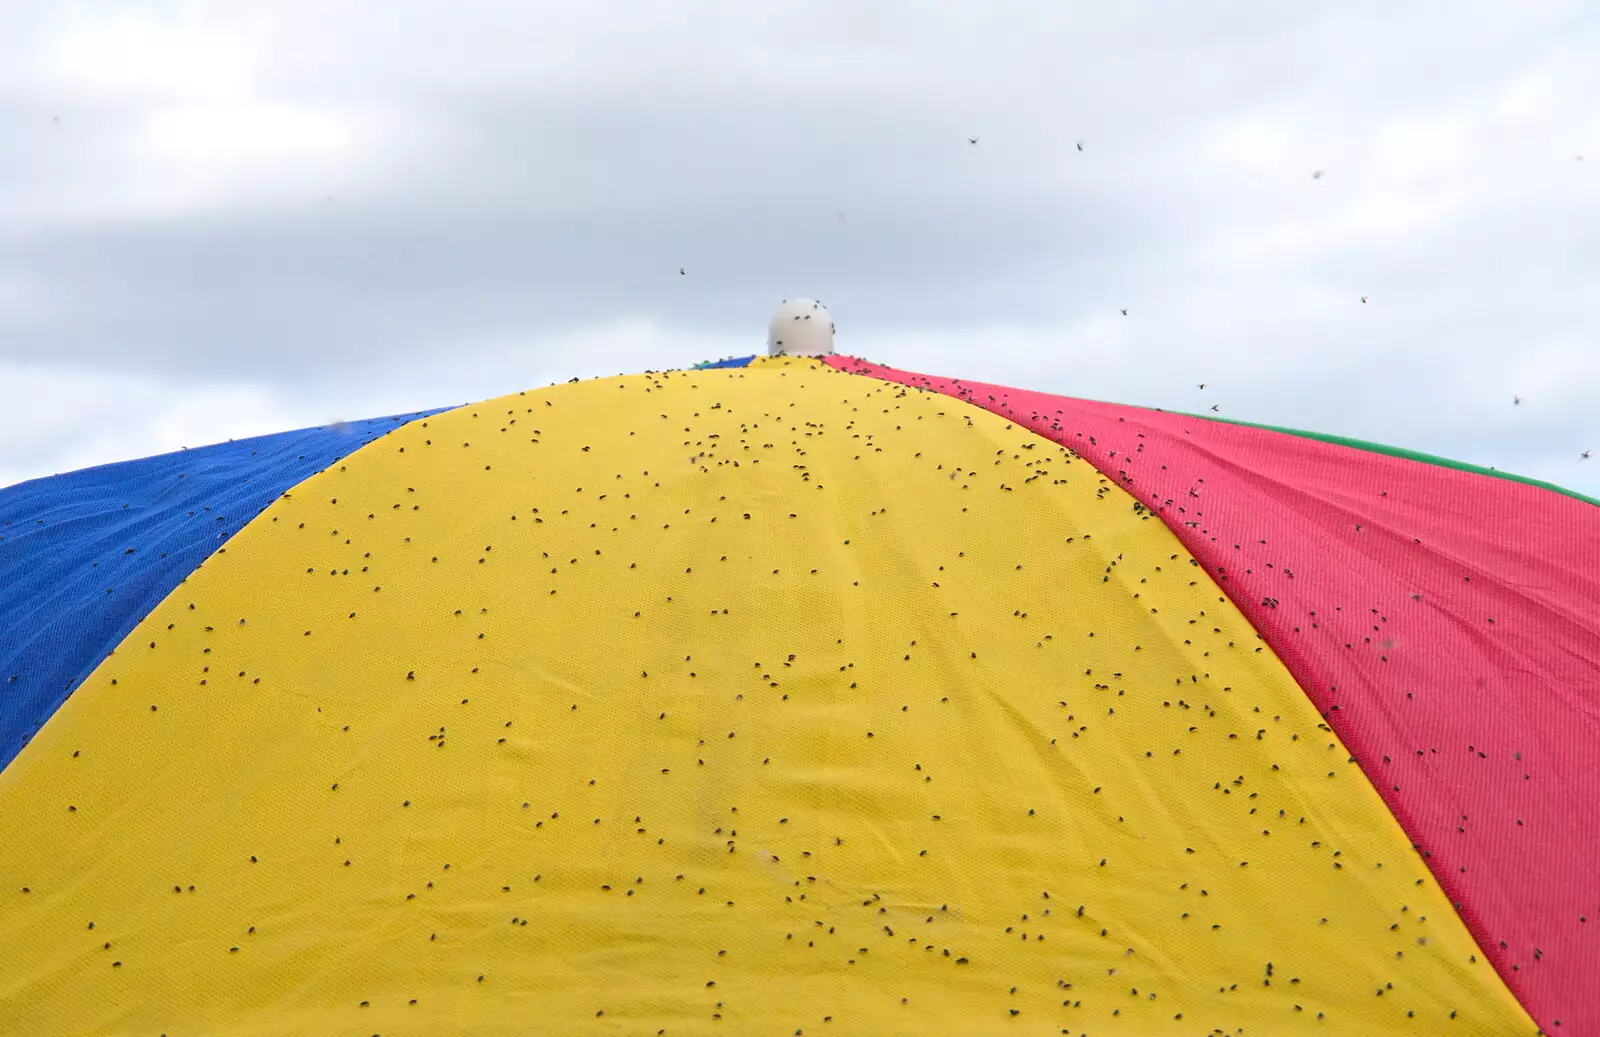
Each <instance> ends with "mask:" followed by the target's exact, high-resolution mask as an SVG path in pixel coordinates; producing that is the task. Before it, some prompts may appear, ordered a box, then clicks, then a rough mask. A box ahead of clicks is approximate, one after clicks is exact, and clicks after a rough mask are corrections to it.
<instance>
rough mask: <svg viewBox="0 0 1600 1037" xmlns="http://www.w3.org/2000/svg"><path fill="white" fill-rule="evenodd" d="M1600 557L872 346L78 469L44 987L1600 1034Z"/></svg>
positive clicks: (1304, 466) (175, 1017)
mask: <svg viewBox="0 0 1600 1037" xmlns="http://www.w3.org/2000/svg"><path fill="white" fill-rule="evenodd" d="M830 338H831V335H830ZM1597 602H1600V509H1597V508H1596V507H1595V502H1593V501H1589V500H1585V499H1580V498H1577V497H1576V496H1574V495H1569V494H1565V493H1564V492H1560V491H1558V490H1556V489H1555V488H1552V487H1547V486H1542V485H1532V484H1529V483H1526V482H1521V481H1516V480H1513V479H1509V478H1502V477H1499V475H1498V473H1493V474H1491V473H1488V472H1485V471H1482V470H1473V469H1470V468H1469V467H1467V466H1451V465H1449V464H1447V463H1443V462H1439V461H1438V460H1437V459H1431V458H1425V457H1421V456H1420V455H1412V454H1407V453H1405V452H1401V451H1385V450H1381V449H1378V448H1370V447H1369V446H1367V445H1364V444H1353V443H1350V442H1348V441H1329V440H1326V439H1317V438H1313V437H1310V436H1308V435H1302V434H1297V433H1291V432H1287V431H1281V430H1273V429H1265V428H1259V427H1252V426H1246V425H1241V424H1235V423H1227V422H1222V421H1217V420H1213V419H1206V418H1199V417H1192V416H1188V415H1180V414H1172V413H1164V412H1160V411H1153V410H1148V409H1142V408H1137V407H1127V406H1118V405H1110V404H1102V403H1093V402H1088V401H1083V400H1076V399H1070V398H1065V397H1059V396H1048V395H1045V394H1041V393H1033V392H1026V391H1022V390H1016V389H1008V388H1003V387H999V386H992V385H985V384H978V383H971V382H960V381H952V380H947V379H941V378H935V377H929V376H924V375H918V374H912V373H908V372H904V371H898V370H892V369H888V368H884V367H881V366H878V365H874V364H870V363H868V362H865V361H862V360H857V359H854V358H849V357H840V356H826V357H822V358H797V357H773V358H770V359H769V358H759V359H754V360H751V359H749V358H740V359H736V360H733V361H725V362H720V363H719V364H716V365H708V366H706V367H703V368H698V369H694V370H690V371H676V372H662V373H647V374H642V375H637V376H632V377H619V378H605V379H597V380H594V381H589V382H581V383H576V384H566V385H560V386H555V387H552V388H549V389H541V390H537V391H528V392H519V393H513V394H511V395H508V396H504V397H501V398H498V399H492V400H486V401H483V402H482V403H478V404H473V405H469V406H466V407H460V408H455V409H451V410H446V411H443V412H430V413H427V414H419V415H412V416H406V417H403V418H396V419H385V420H384V421H382V422H379V423H374V424H371V425H369V426H367V427H365V428H359V427H358V429H357V430H356V431H355V432H348V433H341V432H338V431H336V430H332V429H321V430H307V431H304V432H300V433H289V434H285V435H284V436H281V437H267V438H264V439H261V440H253V441H246V442H241V443H235V444H227V445H224V446H218V447H210V448H206V449H202V450H191V451H187V452H185V453H181V454H174V455H167V456H165V457H160V458H152V459H149V460H145V461H137V462H130V463H127V464H121V465H111V466H106V467H103V468H98V469H91V470H88V471H85V472H78V473H73V474H71V475H66V476H60V477H55V478H52V479H44V480H37V481H35V482H32V483H24V484H22V485H20V486H16V487H12V488H10V489H6V490H0V635H3V636H0V681H3V682H4V683H0V696H3V698H0V766H3V767H4V769H3V771H0V817H4V818H5V819H6V835H5V838H4V839H3V840H0V935H3V938H0V1030H3V1031H5V1032H13V1033H37V1034H44V1033H73V1034H102V1033H104V1034H120V1033H166V1034H171V1035H174V1037H176V1035H178V1034H198V1033H204V1034H227V1033H239V1034H245V1033H273V1034H280V1033H328V1032H350V1033H362V1034H366V1033H379V1034H385V1035H392V1034H407V1033H414V1034H424V1033H427V1034H433V1033H449V1032H461V1033H469V1032H470V1033H474V1034H521V1033H563V1034H579V1033H665V1034H691V1033H717V1032H725V1033H747V1032H748V1033H784V1034H789V1033H796V1034H800V1033H805V1034H828V1033H833V1034H847V1033H863V1034H885V1033H946V1032H947V1033H958V1032H959V1033H972V1032H990V1031H999V1030H1000V1029H1001V1028H1002V1027H1007V1028H1009V1030H1008V1032H1011V1031H1014V1032H1017V1033H1051V1034H1063V1033H1064V1034H1072V1035H1075V1037H1076V1035H1082V1034H1088V1035H1094V1037H1099V1035H1102V1034H1117V1033H1123V1034H1167V1033H1170V1034H1195V1033H1226V1034H1234V1033H1244V1034H1251V1033H1270V1034H1289V1033H1300V1032H1307V1033H1319V1034H1373V1033H1412V1032H1414V1033H1417V1034H1438V1033H1454V1032H1459V1033H1462V1034H1471V1033H1496V1034H1518V1033H1522V1034H1532V1033H1534V1032H1535V1031H1536V1029H1538V1028H1539V1027H1541V1026H1542V1027H1543V1028H1544V1029H1545V1030H1546V1031H1547V1032H1550V1033H1572V1034H1586V1033H1588V1034H1593V1033H1600V984H1596V983H1595V982H1594V977H1595V976H1597V975H1600V891H1597V886H1596V884H1595V882H1594V878H1593V876H1594V871H1593V868H1594V865H1593V862H1594V860H1595V859H1596V858H1597V854H1600V799H1597V796H1596V784H1597V779H1596V777H1595V774H1596V768H1595V764H1596V762H1597V759H1596V757H1597V746H1600V730H1597V728H1600V719H1597V718H1600V605H1597Z"/></svg>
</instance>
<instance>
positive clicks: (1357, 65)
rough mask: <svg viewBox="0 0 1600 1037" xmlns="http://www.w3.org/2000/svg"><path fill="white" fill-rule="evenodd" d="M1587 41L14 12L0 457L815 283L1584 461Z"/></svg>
mask: <svg viewBox="0 0 1600 1037" xmlns="http://www.w3.org/2000/svg"><path fill="white" fill-rule="evenodd" d="M1596 54H1600V13H1597V10H1596V8H1595V7H1594V6H1593V5H1592V4H1585V3H1582V2H1568V3H1563V2H1555V0H1550V2H1544V0H1541V2H1538V3H1526V4H1521V3H1507V2H1504V0H1494V2H1486V0H1485V2H1476V0H1448V2H1440V3H1422V2H1413V3H1407V4H1395V3H1392V2H1390V0H1376V2H1370V3H1369V2H1356V0H1338V2H1328V3H1312V2H1303V3H1287V4H1286V3H1277V2H1266V0H1262V2H1243V0H1233V2H1225V0H1210V2H1206V3H1180V2H1176V0H1175V2H1171V3H1154V2H1146V3H1140V2H1132V0H1120V2H1118V3H1116V4H1099V3H1097V4H1089V3H1081V2H1075V3H1068V2H1066V0H1057V2H1045V0H983V2H977V0H972V2H958V0H940V2H929V3H914V2H910V0H894V2H881V3H879V2H871V0H839V2H820V0H818V2H801V0H792V2H790V0H723V2H711V0H706V2H698V3H696V2H689V0H681V2H666V0H654V2H648V0H635V2H622V0H584V2H574V0H561V2H551V3H542V2H530V0H450V2H444V0H438V2H423V0H271V2H270V3H260V2H244V0H239V2H220V0H219V2H211V3H199V2H181V3H180V2H156V0H114V2H113V0H3V2H0V485H7V484H10V483H12V482H16V481H19V480H23V479H27V478H33V477H36V476H41V475H48V474H51V473H54V472H58V471H65V470H70V469H73V468H79V467H84V466H87V465H91V464H99V463H103V462H108V461H114V460H122V459H126V458H130V457H138V456H143V455H147V454H151V453H157V452H161V451H165V450H172V449H177V448H178V447H180V446H198V445H201V444H203V443H208V442H215V441H218V440H222V439H227V438H230V437H243V436H249V435H258V434H262V433H267V432H275V431H282V430H286V429H290V428H296V427H301V426H305V425H312V424H322V423H325V422H329V421H332V420H336V419H355V418H364V417H374V416H378V415H381V414H388V413H394V412H399V411H406V410H414V409H419V408H426V407H435V406H443V405H448V404H456V403H464V402H467V401H470V400H477V399H482V398H484V397H487V396H493V395H498V394H501V393H506V392H512V391H515V390H518V389H524V388H528V387H531V386H536V385H543V384H548V383H550V382H552V381H564V380H566V379H567V378H570V377H573V376H592V375H598V374H616V373H619V372H636V371H640V370H644V369H647V368H664V367H684V366H688V365H690V364H693V363H694V362H696V361H699V360H702V359H708V358H714V357H719V356H729V355H736V354H737V355H742V354H748V353H751V352H757V351H760V350H762V348H763V347H764V339H765V329H766V319H767V317H768V315H769V313H770V311H771V309H772V307H773V306H774V305H775V304H776V303H777V302H778V301H779V300H780V299H781V298H783V297H785V296H793V295H812V296H816V297H818V298H821V299H822V300H824V301H825V302H826V303H827V304H828V306H829V308H830V309H831V310H832V312H833V315H834V318H835V320H836V321H837V323H838V328H839V340H838V345H839V349H840V351H841V352H846V353H852V354H855V355H861V356H866V357H869V358H871V359H875V360H881V361H884V362H888V363H892V364H895V365H898V366H903V367H909V368H912V369H914V370H922V371H927V372H931V373H937V374H949V375H959V376H965V377H970V378H976V379H982V380H987V381H993V382H1002V383H1007V384H1012V385H1020V386H1024V387H1028V388H1036V389H1043V390H1048V391H1053V392H1060V393H1066V394H1070V395H1074V396H1083V397H1089V398H1094V399H1106V400H1113V401H1117V402H1124V403H1135V404H1143V405H1149V406H1161V407H1168V408H1173V409H1183V410H1191V411H1201V410H1206V409H1207V408H1209V407H1210V406H1211V405H1212V404H1217V405H1218V406H1220V408H1221V413H1222V414H1223V415H1224V416H1230V417H1236V418H1243V419H1246V420H1252V421H1260V422H1267V423H1273V424H1288V425H1293V426H1296V427H1300V428H1306V429H1313V430H1317V431H1323V432H1332V433H1339V434H1343V435H1350V436H1357V437H1362V438H1368V439H1375V440H1378V441H1380V442H1386V443H1391V444H1395V445H1399V446H1407V447H1411V448H1413V449H1418V450H1424V451H1428V452H1432V453H1438V454H1443V455H1446V456H1449V457H1455V458H1459V459H1462V460H1468V461H1473V462H1477V463H1480V464H1489V465H1496V466H1498V467H1501V468H1504V469H1508V470H1511V471H1515V472H1519V473H1522V474H1526V475H1531V476H1534V477H1538V478H1543V479H1548V480H1551V481H1553V482H1556V483H1559V484H1561V485H1564V486H1568V487H1571V488H1573V489H1578V490H1582V491H1584V492H1587V493H1589V494H1592V495H1600V61H1596V60H1594V57H1595V55H1596ZM969 137H977V138H979V140H978V143H977V144H971V143H969V140H968V138H969ZM1080 141H1081V142H1082V144H1083V149H1082V150H1081V151H1080V150H1079V149H1078V147H1077V143H1078V142H1080ZM1579 156H1584V158H1583V159H1580V158H1579ZM1319 170H1321V171H1323V175H1322V176H1321V177H1320V178H1318V177H1314V176H1313V174H1314V173H1315V172H1317V171H1319ZM680 267H683V268H684V269H685V270H686V271H687V273H686V275H680V274H679V272H678V271H679V268H680ZM1363 296H1365V297H1366V298H1367V302H1366V303H1363V302H1362V297H1363ZM1124 307H1126V308H1127V310H1128V315H1127V316H1126V317H1124V316H1123V315H1122V314H1121V312H1120V311H1121V309H1122V308H1124ZM1200 382H1205V383H1206V389H1205V390H1204V391H1201V390H1199V389H1197V388H1196V385H1197V383H1200ZM1513 395H1520V396H1521V397H1523V403H1522V405H1521V406H1513V403H1512V397H1513ZM1588 449H1594V450H1595V451H1596V458H1595V459H1594V460H1592V461H1585V462H1580V461H1579V460H1578V457H1579V454H1580V452H1582V451H1584V450H1588Z"/></svg>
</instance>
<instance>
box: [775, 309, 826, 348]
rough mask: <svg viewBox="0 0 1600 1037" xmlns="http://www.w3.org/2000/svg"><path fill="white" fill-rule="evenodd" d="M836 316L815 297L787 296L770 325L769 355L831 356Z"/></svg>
mask: <svg viewBox="0 0 1600 1037" xmlns="http://www.w3.org/2000/svg"><path fill="white" fill-rule="evenodd" d="M832 353H833V318H832V317H830V316H829V315H828V310H827V308H826V307H824V306H823V305H822V304H821V303H820V302H818V301H817V300H815V299H785V300H783V302H781V303H779V304H778V309H777V310H776V311H775V312H774V313H773V314H772V322H771V323H770V324H768V325H767V355H768V356H829V355H831V354H832Z"/></svg>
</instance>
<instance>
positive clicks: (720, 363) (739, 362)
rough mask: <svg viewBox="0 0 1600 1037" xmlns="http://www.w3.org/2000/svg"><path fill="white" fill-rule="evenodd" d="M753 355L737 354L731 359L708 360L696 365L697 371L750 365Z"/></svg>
mask: <svg viewBox="0 0 1600 1037" xmlns="http://www.w3.org/2000/svg"><path fill="white" fill-rule="evenodd" d="M754 359H755V357H753V356H736V357H733V358H732V359H729V360H706V361H704V362H702V363H698V364H695V365H694V370H696V371H709V370H711V369H712V368H716V367H749V366H750V361H752V360H754Z"/></svg>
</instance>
